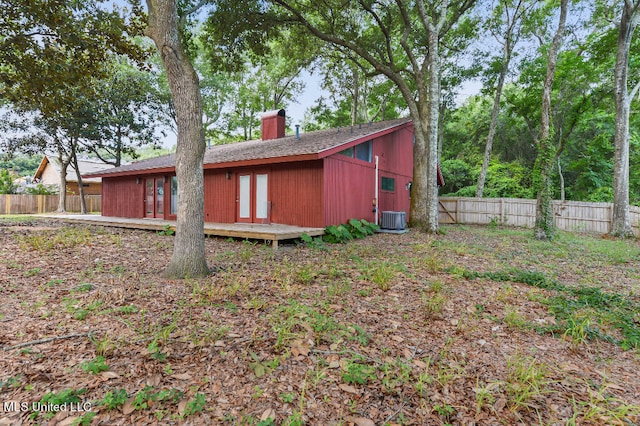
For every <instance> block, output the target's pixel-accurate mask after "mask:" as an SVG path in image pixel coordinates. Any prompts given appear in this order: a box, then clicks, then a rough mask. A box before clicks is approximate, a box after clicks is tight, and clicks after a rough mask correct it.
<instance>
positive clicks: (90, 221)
mask: <svg viewBox="0 0 640 426" xmlns="http://www.w3.org/2000/svg"><path fill="white" fill-rule="evenodd" d="M38 216H40V217H48V218H51V219H59V220H63V221H65V222H71V223H82V224H86V225H99V226H111V227H116V228H130V229H146V230H150V231H162V230H164V229H166V227H167V226H169V227H170V228H171V229H173V230H174V231H175V229H176V221H172V220H161V219H131V218H124V217H107V216H98V215H93V214H85V215H82V214H69V213H66V214H57V213H49V214H41V215H38ZM204 233H205V235H212V236H218V237H233V238H246V239H251V240H264V241H265V242H271V244H272V245H273V248H274V249H277V248H278V242H279V241H283V240H292V239H296V238H300V237H301V236H302V234H307V235H309V236H310V237H315V236H318V235H323V234H324V229H322V228H301V227H298V226H290V225H281V224H276V223H272V224H268V225H260V224H251V223H209V222H205V224H204Z"/></svg>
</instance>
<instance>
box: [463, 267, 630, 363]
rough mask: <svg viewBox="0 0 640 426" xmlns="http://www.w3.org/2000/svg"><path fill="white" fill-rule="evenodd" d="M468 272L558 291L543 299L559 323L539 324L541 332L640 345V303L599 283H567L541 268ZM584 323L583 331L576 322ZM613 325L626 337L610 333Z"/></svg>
mask: <svg viewBox="0 0 640 426" xmlns="http://www.w3.org/2000/svg"><path fill="white" fill-rule="evenodd" d="M464 276H465V277H466V278H468V279H475V278H488V279H490V280H493V281H498V282H514V283H522V284H527V285H530V286H533V287H537V288H541V289H545V290H551V291H555V292H556V293H557V294H556V295H555V296H552V297H549V298H545V299H543V298H541V299H540V303H543V304H545V305H546V306H547V307H548V309H549V311H550V313H551V314H552V315H554V316H555V318H556V320H557V323H556V325H554V326H549V327H538V328H537V329H538V331H540V332H551V333H554V334H560V335H564V334H565V333H568V335H569V337H572V338H573V337H576V338H577V339H578V340H581V339H582V340H585V339H584V338H582V337H580V336H579V335H575V333H576V332H577V333H582V332H584V334H585V338H586V339H596V338H597V339H602V340H605V341H609V342H613V343H615V344H617V345H619V346H621V347H622V348H623V349H625V350H628V349H631V348H638V347H640V322H638V320H637V313H638V312H639V311H640V306H639V305H638V304H637V303H635V302H634V301H633V300H632V299H631V298H629V297H628V296H624V295H621V294H617V293H609V292H604V291H602V290H601V289H600V288H597V287H572V286H566V285H564V284H561V283H559V282H557V281H556V280H554V279H551V278H548V277H547V276H546V275H545V274H544V273H542V272H538V271H526V270H521V269H509V270H504V271H497V272H484V273H478V272H470V271H465V272H464ZM585 312H590V315H589V316H588V317H584V313H585ZM580 324H581V326H580V327H581V329H582V331H580V330H577V329H576V325H580ZM610 328H611V329H615V330H617V331H618V332H619V333H620V334H621V336H622V338H616V337H614V336H612V335H611V333H608V332H607V331H606V330H607V329H610ZM572 335H574V336H572Z"/></svg>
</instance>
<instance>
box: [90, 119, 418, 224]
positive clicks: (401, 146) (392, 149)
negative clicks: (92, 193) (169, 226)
mask: <svg viewBox="0 0 640 426" xmlns="http://www.w3.org/2000/svg"><path fill="white" fill-rule="evenodd" d="M413 144H414V134H413V125H412V122H411V120H409V119H397V120H391V121H383V122H378V123H367V124H362V125H357V126H353V127H342V128H339V129H330V130H319V131H314V132H308V133H302V134H300V132H298V131H296V135H290V136H286V135H285V112H284V110H279V111H271V112H267V113H265V114H264V115H263V118H262V139H261V140H253V141H247V142H239V143H234V144H228V145H216V146H211V147H209V148H207V150H206V154H205V158H204V166H203V167H204V186H205V221H206V222H217V223H237V222H245V223H279V224H286V225H296V226H304V227H319V228H320V227H326V226H329V225H337V224H341V223H346V222H347V221H348V220H349V219H351V218H358V219H366V220H368V221H371V222H374V221H375V220H376V215H377V214H378V212H380V211H384V210H389V211H404V212H406V213H407V215H408V212H409V202H410V199H409V197H410V189H411V180H412V174H413ZM87 177H90V178H95V177H101V178H102V215H104V216H112V217H127V218H161V219H167V220H175V219H176V214H177V195H178V182H177V179H176V175H175V154H170V155H166V156H162V157H157V158H152V159H147V160H143V161H138V162H135V163H131V164H128V165H124V166H121V167H117V168H114V169H110V170H104V171H101V172H97V173H91V174H88V175H87Z"/></svg>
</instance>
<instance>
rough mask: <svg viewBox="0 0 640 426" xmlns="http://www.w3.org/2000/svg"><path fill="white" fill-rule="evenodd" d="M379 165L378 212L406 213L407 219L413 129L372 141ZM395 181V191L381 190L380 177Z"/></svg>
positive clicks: (409, 202)
mask: <svg viewBox="0 0 640 426" xmlns="http://www.w3.org/2000/svg"><path fill="white" fill-rule="evenodd" d="M373 151H374V155H378V164H379V175H380V182H379V187H378V189H379V208H380V211H401V212H406V214H407V220H408V219H409V208H410V204H411V199H410V196H409V191H408V190H407V185H408V184H409V182H411V181H412V180H413V178H412V176H413V128H412V127H410V128H405V129H402V130H400V131H398V132H394V133H391V134H389V135H386V136H384V137H382V138H379V139H377V140H375V141H374V148H373ZM383 176H384V177H388V178H392V179H395V191H393V192H388V191H383V190H382V184H381V183H382V177H383Z"/></svg>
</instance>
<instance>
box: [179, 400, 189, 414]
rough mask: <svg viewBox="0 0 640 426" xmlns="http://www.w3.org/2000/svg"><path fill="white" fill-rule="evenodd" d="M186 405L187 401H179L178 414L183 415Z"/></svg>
mask: <svg viewBox="0 0 640 426" xmlns="http://www.w3.org/2000/svg"><path fill="white" fill-rule="evenodd" d="M188 403H189V401H188V400H186V399H183V400H182V401H180V403H179V404H178V413H180V414H184V410H185V409H186V408H187V404H188Z"/></svg>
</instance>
